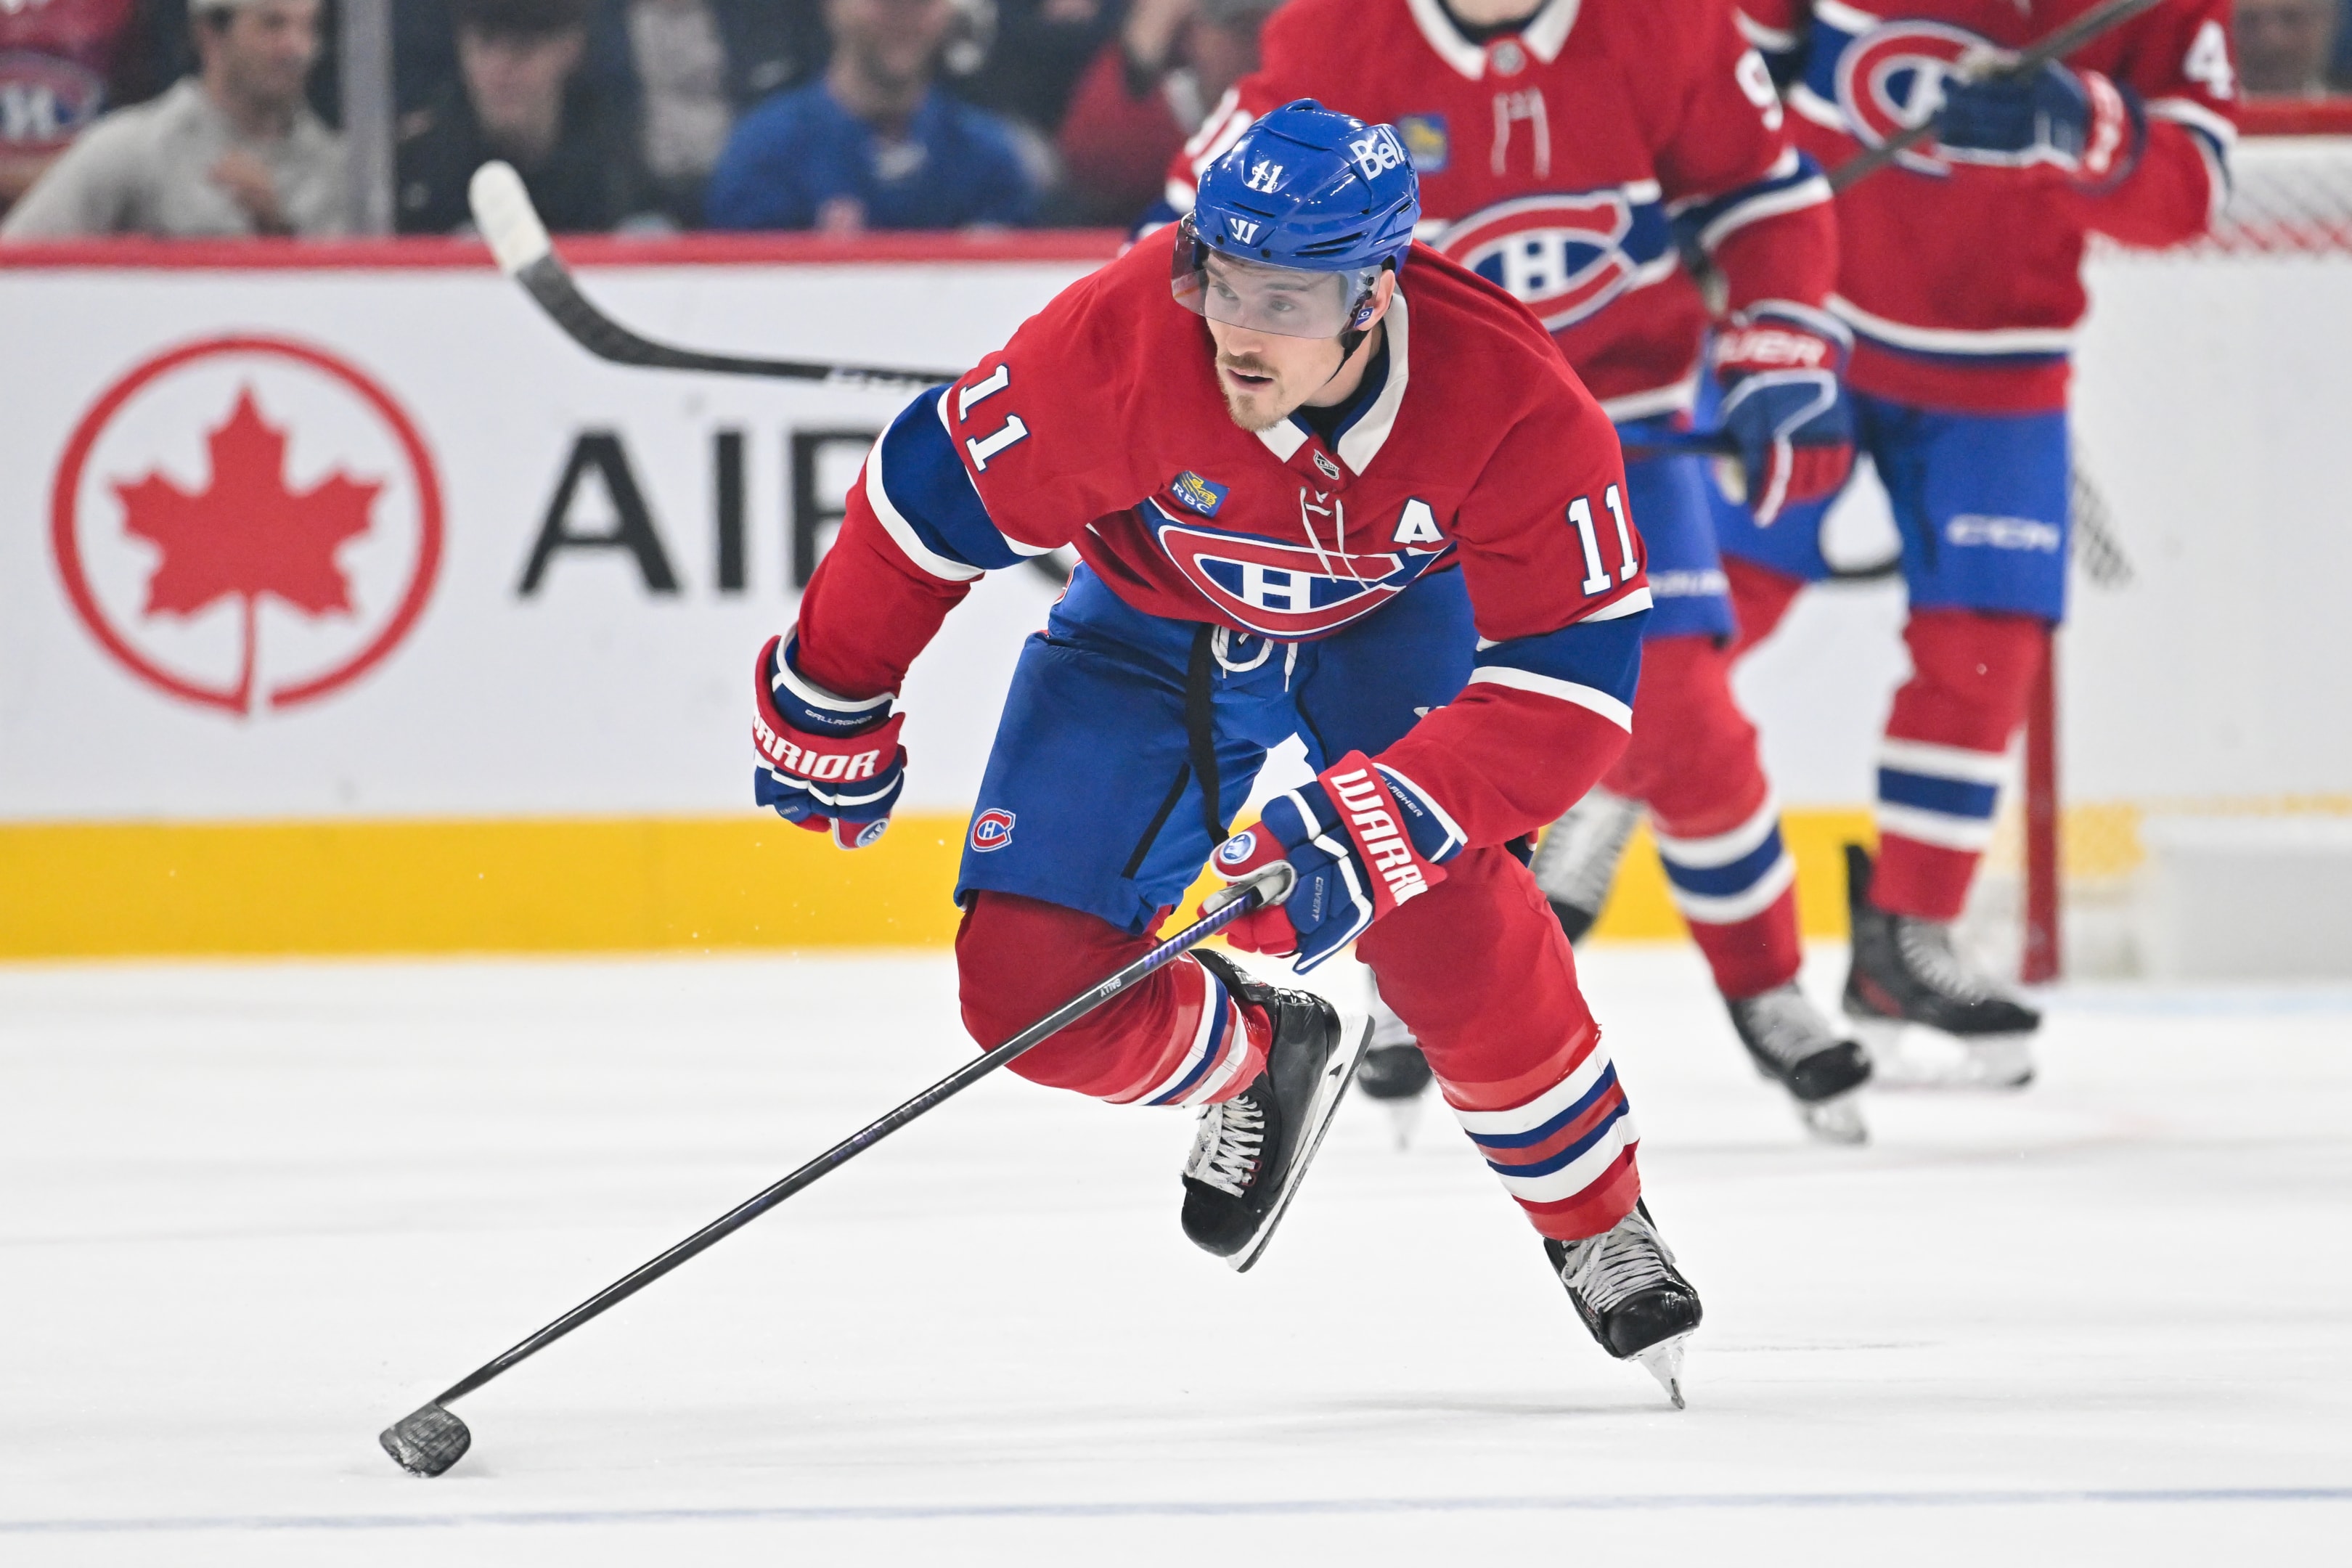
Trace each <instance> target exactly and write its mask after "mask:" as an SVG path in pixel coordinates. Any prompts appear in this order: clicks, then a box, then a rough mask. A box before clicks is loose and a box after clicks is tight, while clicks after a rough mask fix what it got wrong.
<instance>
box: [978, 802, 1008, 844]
mask: <svg viewBox="0 0 2352 1568" xmlns="http://www.w3.org/2000/svg"><path fill="white" fill-rule="evenodd" d="M1012 842H1013V814H1012V813H1011V812H1009V811H1007V810H1005V809H1004V808H1003V806H997V805H992V806H990V807H989V808H988V809H987V810H986V811H983V812H982V813H981V814H980V815H979V816H975V817H973V818H972V819H971V848H972V853H973V854H975V855H985V854H987V853H988V852H989V851H991V850H992V849H1002V848H1003V847H1005V846H1006V845H1008V844H1010V843H1012Z"/></svg>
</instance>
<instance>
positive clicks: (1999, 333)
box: [1719, 0, 2236, 1086]
mask: <svg viewBox="0 0 2352 1568" xmlns="http://www.w3.org/2000/svg"><path fill="white" fill-rule="evenodd" d="M1742 4H1743V5H1745V6H1746V8H1747V9H1746V18H1747V20H1746V26H1747V29H1748V36H1749V37H1751V38H1753V39H1754V40H1755V41H1756V42H1757V44H1758V45H1759V47H1762V48H1764V49H1766V50H1768V51H1770V52H1771V53H1772V54H1773V55H1774V57H1775V58H1776V61H1777V67H1776V74H1778V75H1780V77H1781V78H1782V79H1784V80H1786V81H1787V82H1788V88H1787V101H1788V105H1789V108H1790V111H1791V114H1792V116H1793V118H1794V121H1795V126H1796V132H1797V137H1798V141H1799V143H1800V145H1801V146H1803V147H1805V148H1806V149H1807V150H1808V151H1810V152H1811V153H1813V154H1814V156H1816V157H1818V158H1819V159H1820V160H1821V161H1822V163H1825V164H1834V163H1839V162H1843V160H1845V159H1847V158H1850V157H1852V156H1853V155H1855V154H1856V153H1859V152H1860V151H1861V150H1862V149H1864V148H1865V147H1868V146H1873V145H1875V144H1876V143H1878V142H1882V141H1884V140H1885V138H1886V137H1888V136H1889V135H1890V134H1892V133H1893V132H1895V131H1896V130H1898V129H1900V128H1901V127H1902V126H1904V125H1906V124H1909V123H1913V122H1916V121H1918V120H1920V119H1922V118H1924V117H1926V116H1927V115H1928V114H1931V113H1935V112H1937V110H1938V109H1939V108H1940V110H1941V117H1940V119H1939V120H1938V121H1937V132H1936V135H1935V139H1934V141H1933V142H1931V143H1928V144H1926V145H1923V146H1922V147H1920V148H1919V149H1918V150H1916V152H1912V153H1905V154H1903V155H1902V156H1901V157H1900V158H1899V159H1898V160H1897V163H1896V165H1895V167H1893V168H1890V169H1887V170H1885V171H1883V172H1881V173H1879V174H1874V175H1872V176H1871V177H1870V178H1868V179H1865V180H1863V181H1861V182H1860V183H1858V184H1854V185H1853V186H1852V187H1851V188H1849V189H1848V190H1847V191H1845V192H1844V193H1843V195H1840V196H1839V198H1838V201H1837V209H1838V232H1839V237H1840V242H1841V248H1842V256H1841V260H1840V266H1839V274H1838V292H1837V294H1836V296H1835V297H1834V298H1833V299H1832V300H1831V308H1832V310H1834V311H1835V312H1836V313H1837V314H1838V315H1839V317H1840V318H1841V319H1843V321H1845V322H1846V323H1847V325H1848V326H1850V327H1851V328H1852V330H1853V336H1854V351H1853V362H1852V364H1851V366H1850V368H1849V384H1850V385H1851V388H1852V392H1853V396H1852V403H1853V416H1854V422H1855V428H1856V430H1857V432H1858V434H1859V437H1860V441H1861V445H1862V447H1863V449H1864V450H1865V451H1867V452H1868V453H1869V454H1870V456H1871V458H1872V459H1873V462H1874V466H1875V467H1876V469H1877V472H1878V477H1879V479H1880V480H1881V481H1882V482H1883V483H1884V484H1885V486H1886V489H1887V492H1888V495H1889V497H1890V498H1891V500H1893V502H1894V509H1895V521H1896V523H1897V524H1898V527H1899V529H1900V531H1901V534H1902V541H1903V572H1904V579H1905V582H1906V585H1907V587H1908V588H1909V592H1910V617H1909V621H1908V624H1907V625H1906V628H1905V631H1904V641H1905V642H1906V645H1907V646H1908V647H1909V650H1910V655H1911V667H1912V673H1911V675H1910V678H1909V679H1907V680H1906V682H1905V683H1904V685H1903V687H1902V689H1900V690H1898V691H1897V692H1896V693H1895V705H1894V709H1893V711H1892V712H1891V713H1890V714H1889V715H1888V718H1887V721H1886V731H1885V742H1884V744H1883V747H1882V749H1881V751H1880V753H1879V770H1878V808H1877V815H1878V837H1879V850H1878V858H1877V860H1876V863H1875V865H1874V864H1873V863H1872V860H1871V858H1870V857H1869V856H1868V855H1866V854H1865V853H1864V852H1863V851H1862V850H1860V849H1858V848H1857V849H1853V850H1851V851H1849V857H1848V858H1849V865H1850V878H1849V898H1850V900H1851V904H1852V910H1853V970H1852V973H1851V976H1850V978H1849V979H1848V981H1847V984H1846V992H1845V1008H1846V1011H1847V1012H1848V1013H1849V1014H1850V1015H1852V1016H1853V1017H1854V1018H1855V1019H1857V1020H1858V1021H1860V1022H1861V1024H1862V1026H1864V1028H1865V1030H1867V1031H1868V1032H1870V1033H1872V1034H1874V1035H1876V1036H1879V1037H1881V1038H1882V1039H1884V1040H1885V1042H1886V1045H1887V1046H1892V1045H1893V1044H1895V1041H1894V1038H1893V1037H1895V1036H1897V1035H1899V1034H1900V1032H1901V1030H1902V1029H1903V1027H1904V1026H1908V1025H1921V1026H1927V1027H1929V1028H1932V1029H1935V1030H1938V1031H1941V1032H1943V1033H1945V1034H1948V1035H1949V1036H1953V1037H1958V1039H1959V1040H1960V1042H1961V1043H1962V1044H1963V1046H1965V1047H1967V1052H1966V1066H1965V1067H1964V1068H1963V1069H1962V1070H1961V1071H1960V1073H1959V1074H1958V1077H1959V1078H1960V1079H1961V1080H1962V1081H1965V1082H1981V1083H1990V1084H1999V1085H2011V1086H2015V1085H2022V1084H2024V1083H2025V1082H2026V1081H2028V1080H2029V1079H2031V1077H2032V1070H2033V1069H2032V1053H2031V1049H2030V1042H2031V1039H2032V1032H2033V1030H2034V1029H2036V1028H2037V1027H2038V1026H2039V1025H2040V1021H2041V1020H2040V1017H2039V1016H2038V1015H2037V1014H2036V1013H2035V1012H2034V1011H2033V1010H2032V1008H2030V1007H2028V1006H2026V1005H2023V1004H2021V1003H2020V1002H2019V1001H2017V1000H2016V999H2015V998H2014V997H2012V996H2011V995H2009V994H2006V993H2005V992H2004V991H2003V990H2002V989H2001V988H2000V986H1998V985H1996V984H1994V983H1993V982H1992V981H1991V980H1990V979H1989V978H1988V977H1986V976H1985V975H1983V974H1981V973H1978V972H1977V971H1975V970H1974V969H1973V968H1971V967H1970V966H1969V965H1968V964H1966V963H1963V962H1962V961H1961V960H1960V959H1959V958H1958V956H1957V955H1956V954H1955V953H1954V952H1953V949H1952V944H1951V936H1950V922H1951V921H1952V920H1953V919H1954V918H1955V917H1956V916H1957V915H1958V913H1959V911H1960V906H1961V904H1962V902H1963V900H1965V899H1966V897H1967V895H1968V889H1969V880H1970V879H1971V878H1972V877H1973V875H1974V873H1975V870H1976V865H1977V858H1978V856H1979V854H1980V853H1981V852H1982V851H1983V849H1984V847H1985V844H1986V842H1987V840H1988V839H1989V838H1990V837H1991V833H1992V824H1993V810H1994V805H1995V802H1996V796H1997V794H1998V790H1999V786H2000V781H2001V779H2002V777H2003V776H2004V772H2005V770H2004V765H2003V753H2004V752H2006V751H2007V749H2008V746H2009V742H2010V738H2011V736H2012V735H2013V734H2014V733H2015V732H2016V731H2017V729H2018V726H2019V725H2020V724H2021V722H2023V720H2024V716H2025V704H2026V699H2027V696H2028V693H2029V689H2030V687H2031V684H2032V680H2033V679H2034V676H2035V674H2036V672H2037V671H2038V670H2039V668H2040V667H2041V664H2042V660H2043V659H2044V658H2046V657H2047V653H2046V649H2047V647H2048V643H2049V637H2050V630H2051V628H2052V627H2053V626H2055V625H2056V624H2057V623H2058V621H2059V620H2060V619H2061V617H2062V616H2063V613H2064V609H2065V588H2066V558H2067V528H2068V520H2067V497H2068V491H2069V486H2070V480H2071V476H2070V470H2069V466H2068V454H2067V437H2066V384H2067V350H2068V345H2069V343H2070V342H2071V340H2072V337H2073V333H2074V325H2075V323H2076V322H2077V321H2079V320H2080V319H2081V317H2082V314H2083V309H2084V292H2083V284H2082V279H2081V264H2082V257H2083V250H2084V244H2085V241H2086V240H2087V238H2088V237H2090V236H2091V235H2093V234H2104V235H2108V236H2111V237H2114V238H2116V239H2119V240H2122V241H2124V242H2125V243H2126V244H2131V245H2139V246H2163V245H2171V244H2175V243H2178V242H2180V241H2183V240H2187V239H2190V238H2193V237H2196V236H2197V235H2199V234H2200V233H2202V232H2203V231H2204V229H2205V228H2206V226H2207V225H2208V224H2209V223H2210V220H2211V217H2212V216H2213V215H2214V214H2215V213H2216V212H2218V211H2219V209H2220V206H2221V202H2222V200H2223V198H2224V197H2225V196H2226V195H2227V194H2228V188H2229V182H2228V174H2227V169H2228V163H2227V160H2228V154H2229V151H2230V147H2231V142H2232V141H2233V139H2234V137H2235V125H2234V121H2233V120H2232V118H2231V117H2232V114H2233V112H2234V106H2235V100H2236V84H2235V81H2234V73H2233V71H2232V68H2231V56H2230V32H2229V5H2228V0H2162V3H2161V4H2159V5H2156V6H2155V7H2154V8H2153V9H2151V10H2149V11H2147V12H2145V13H2143V14H2142V15H2140V16H2137V17H2135V18H2133V19H2131V20H2129V21H2126V22H2125V23H2123V24H2122V25H2120V26H2116V27H2113V28H2111V29H2110V30H2109V31H2107V32H2106V33H2105V34H2103V35H2101V36H2100V37H2096V38H2095V39H2094V40H2093V41H2091V42H2090V43H2088V44H2086V45H2084V47H2082V48H2081V49H2080V50H2078V51H2077V52H2076V53H2075V55H2074V57H2073V58H2071V59H2069V60H2068V61H2067V62H2066V63H2065V64H2063V65H2061V64H2052V65H2049V66H2046V67H2044V68H2042V70H2041V71H2040V72H2038V73H2036V74H2034V75H2032V76H2029V77H2027V78H2026V79H2022V80H2015V79H2010V80H1999V79H1987V80H1982V81H1979V82H1977V83H1975V84H1973V85H1971V84H1970V83H1969V82H1967V81H1964V80H1963V79H1961V77H1960V76H1958V74H1956V73H1957V72H1958V71H1959V69H1960V68H1961V67H1962V65H1963V62H1969V61H1971V60H1975V59H1981V58H1990V59H1992V60H1998V59H1999V58H2000V56H2001V52H2002V51H2015V50H2017V49H2019V48H2021V47H2023V46H2025V45H2027V44H2029V43H2031V42H2032V40H2034V39H2035V38H2038V37H2042V36H2045V35H2046V34H2048V33H2049V32H2051V31H2052V30H2053V29H2055V28H2057V27H2059V26H2063V25H2064V24H2066V23H2067V22H2070V21H2071V20H2073V19H2074V16H2077V15H2079V14H2080V13H2082V12H2084V11H2086V10H2088V9H2090V7H2091V4H2092V0H2042V3H2041V4H2038V5H2024V4H2016V3H2013V0H1902V3H1901V4H1897V5H1888V6H1885V7H1882V8H1881V9H1879V10H1878V11H1875V12H1871V11H1864V10H1861V9H1857V8H1856V7H1854V6H1853V5H1844V4H1832V3H1831V0H1818V3H1816V4H1813V5H1811V6H1810V7H1809V6H1808V5H1806V4H1805V3H1804V0H1742ZM1970 74H1971V75H1973V74H1975V73H1974V72H1971V73H1970ZM1827 508H1828V501H1827V500H1818V501H1814V502H1810V503H1806V504H1802V505H1799V506H1793V507H1790V508H1788V509H1786V510H1784V512H1783V513H1782V515H1781V517H1780V520H1779V521H1777V522H1773V523H1772V524H1771V526H1770V527H1769V528H1766V527H1763V526H1761V524H1762V523H1764V522H1765V521H1767V520H1766V519H1765V518H1764V516H1763V514H1762V513H1761V512H1760V511H1759V513H1758V514H1757V516H1756V519H1755V520H1754V521H1753V522H1751V521H1748V519H1747V518H1746V517H1745V516H1744V515H1742V514H1741V513H1740V511H1739V509H1738V508H1735V507H1729V506H1726V507H1724V508H1722V509H1721V511H1720V514H1719V521H1720V528H1721V531H1722V534H1723V542H1724V550H1725V556H1726V567H1727V571H1728V573H1729V575H1730V577H1731V580H1732V584H1733V587H1734V592H1735V595H1736V597H1737V601H1738V607H1739V622H1740V630H1741V635H1742V637H1743V638H1744V639H1745V640H1746V641H1748V642H1753V641H1754V640H1755V639H1757V638H1759V637H1764V636H1767V635H1769V633H1770V631H1771V629H1772V628H1773V626H1775V625H1777V624H1778V622H1779V621H1780V617H1781V616H1782V615H1783V614H1784V613H1785V612H1786V611H1787V609H1788V607H1789V605H1790V601H1791V600H1793V599H1794V598H1795V596H1796V595H1797V593H1798V591H1799V589H1801V587H1802V586H1803V585H1804V584H1806V583H1808V582H1814V581H1819V580H1820V579H1821V578H1822V577H1824V576H1826V575H1827V574H1828V570H1829V569H1828V566H1827V564H1826V563H1825V562H1824V561H1823V559H1822V552H1821V547H1820V542H1819V539H1820V525H1821V521H1822V516H1823V514H1824V512H1825V511H1826V510H1827ZM1874 1048H1878V1049H1880V1051H1881V1054H1882V1055H1883V1056H1884V1055H1886V1054H1887V1051H1886V1049H1885V1047H1881V1046H1880V1045H1879V1042H1878V1041H1874Z"/></svg>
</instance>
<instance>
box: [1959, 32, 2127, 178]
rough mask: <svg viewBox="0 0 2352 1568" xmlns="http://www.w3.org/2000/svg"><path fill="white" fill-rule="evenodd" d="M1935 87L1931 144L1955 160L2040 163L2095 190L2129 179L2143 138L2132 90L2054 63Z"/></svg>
mask: <svg viewBox="0 0 2352 1568" xmlns="http://www.w3.org/2000/svg"><path fill="white" fill-rule="evenodd" d="M1943 90H1944V107H1943V110H1942V111H1941V113H1940V114H1939V115H1938V117H1937V121H1936V142H1937V146H1938V147H1939V148H1940V149H1941V151H1942V152H1943V153H1944V154H1945V155H1946V156H1947V157H1948V158H1950V159H1952V160H1953V161H1954V162H1956V163H1990V164H1995V165H1999V166H2002V167H2015V168H2025V167H2032V166H2034V165H2038V164H2047V165H2049V166H2051V167H2053V168H2056V169H2060V170H2063V171H2064V173H2065V174H2066V175H2067V176H2068V177H2069V178H2070V179H2073V180H2074V181H2075V182H2076V183H2077V184H2084V185H2090V186H2094V187H2096V186H2103V185H2110V184H2114V183H2115V182H2116V181H2117V180H2120V179H2122V178H2123V177H2124V176H2125V175H2126V174H2130V173H2131V171H2132V167H2133V165H2134V164H2136V163H2138V162H2139V155H2140V150H2141V148H2142V146H2143V145H2144V144H2145V143H2146V142H2147V110H2145V109H2143V108H2142V107H2141V105H2140V101H2139V95H2138V94H2137V93H2136V92H2134V91H2132V89H2130V88H2128V87H2125V86H2123V85H2122V84H2121V83H2119V82H2117V81H2116V80H2114V79H2112V78H2109V77H2106V76H2104V75H2102V74H2101V73H2099V72H2098V71H2075V70H2070V69H2068V68H2066V67H2064V66H2062V65H2060V64H2059V63H2058V62H2057V61H2055V60H2053V61H2051V62H2050V63H2048V64H2047V65H2045V66H2043V67H2042V68H2041V69H2040V70H2038V71H2033V72H2031V73H2029V74H2028V75H2025V76H2022V77H2014V76H1992V77H1988V78H1987V79H1984V80H1982V81H1978V82H1964V81H1961V80H1959V79H1958V78H1947V79H1945V81H1944V89H1943Z"/></svg>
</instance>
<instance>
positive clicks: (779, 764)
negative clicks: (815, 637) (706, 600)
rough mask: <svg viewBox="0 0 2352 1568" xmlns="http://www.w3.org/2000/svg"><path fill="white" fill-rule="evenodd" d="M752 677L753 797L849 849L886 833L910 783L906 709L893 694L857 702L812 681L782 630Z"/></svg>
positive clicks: (789, 819)
mask: <svg viewBox="0 0 2352 1568" xmlns="http://www.w3.org/2000/svg"><path fill="white" fill-rule="evenodd" d="M752 684H753V692H752V697H753V701H754V703H755V706H754V709H753V711H752V718H751V744H752V746H753V747H754V748H756V749H757V750H758V752H759V753H760V765H759V767H758V768H757V769H755V770H754V771H753V772H752V774H751V795H752V798H753V799H754V800H756V801H758V802H759V804H760V805H767V806H773V807H774V808H775V812H776V815H777V816H781V817H782V818H783V819H784V820H785V821H787V822H792V823H797V824H798V825H800V826H803V827H805V828H807V829H809V830H810V831H811V832H813V833H830V834H832V835H833V841H834V843H835V844H837V845H839V846H840V847H842V848H844V849H863V848H865V847H866V846H867V845H869V844H871V843H873V842H874V841H875V840H876V839H877V838H879V837H882V834H883V830H884V829H886V828H887V827H888V826H890V808H891V807H892V806H894V805H898V793H899V791H901V790H902V789H904V788H905V787H906V784H907V748H906V747H904V746H901V745H900V744H898V726H899V725H900V724H902V723H904V722H905V721H906V716H905V715H904V714H897V715H893V714H892V713H891V711H890V699H889V698H888V697H887V696H883V697H874V698H868V699H866V700H864V701H857V700H852V699H849V698H845V697H835V695H834V694H833V693H832V692H830V691H827V690H825V689H824V688H823V687H821V686H815V685H812V684H811V683H810V682H809V681H808V680H806V679H803V677H802V676H801V674H800V672H799V671H798V670H796V669H795V668H793V645H787V644H785V643H784V642H783V639H782V638H781V637H770V638H769V639H768V646H767V647H763V648H761V650H760V663H759V668H757V669H756V670H755V671H754V672H753V678H752Z"/></svg>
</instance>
